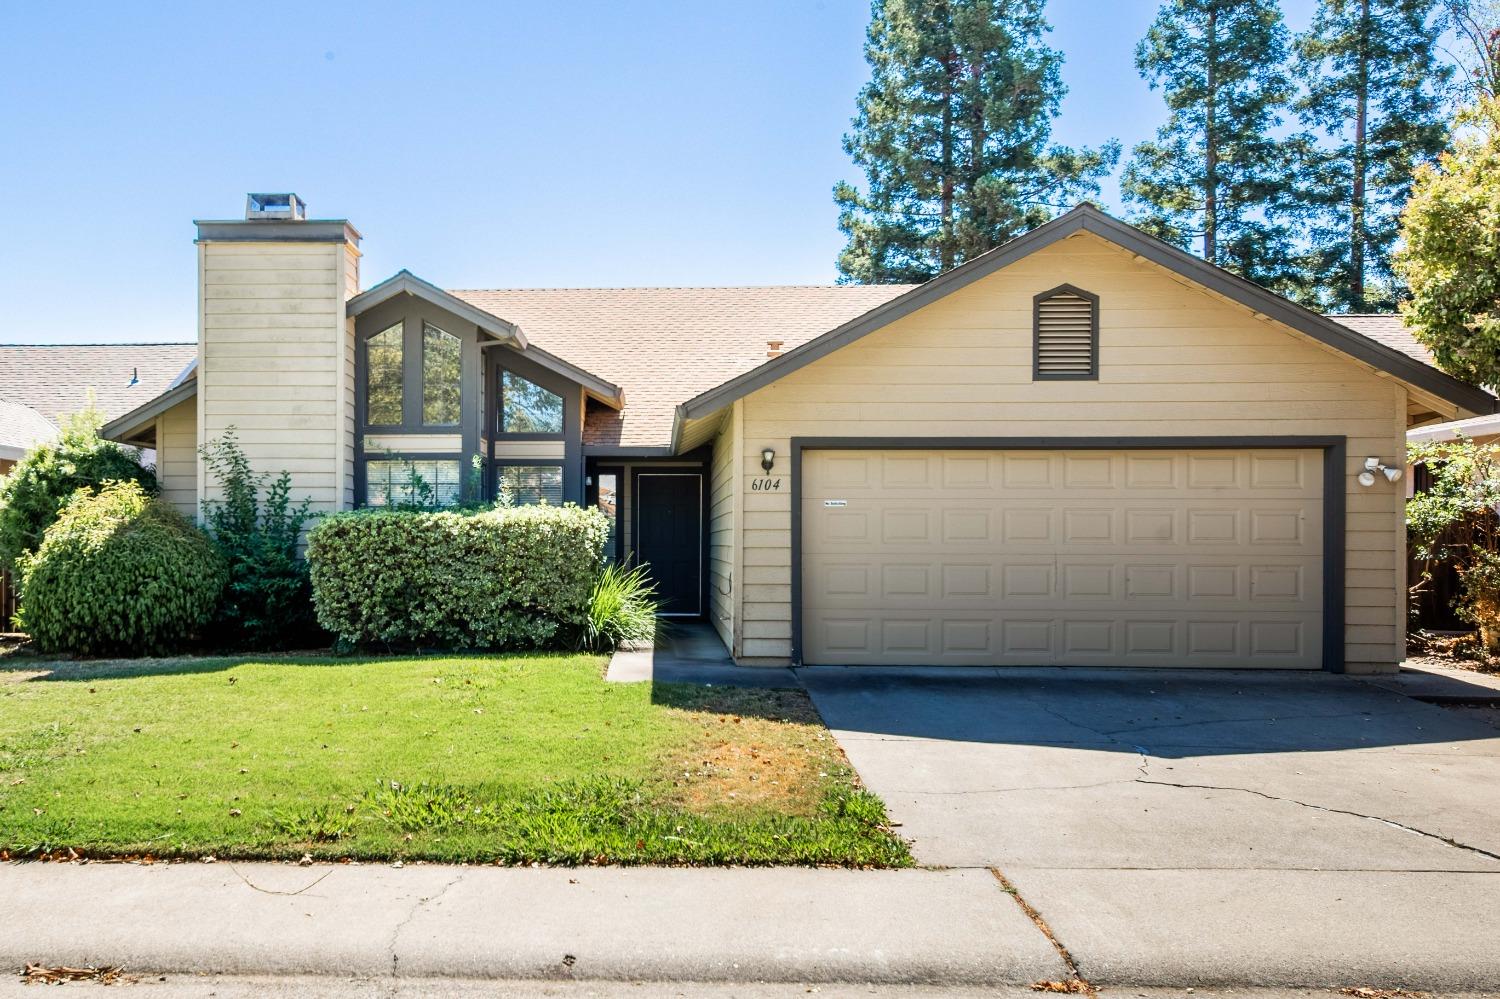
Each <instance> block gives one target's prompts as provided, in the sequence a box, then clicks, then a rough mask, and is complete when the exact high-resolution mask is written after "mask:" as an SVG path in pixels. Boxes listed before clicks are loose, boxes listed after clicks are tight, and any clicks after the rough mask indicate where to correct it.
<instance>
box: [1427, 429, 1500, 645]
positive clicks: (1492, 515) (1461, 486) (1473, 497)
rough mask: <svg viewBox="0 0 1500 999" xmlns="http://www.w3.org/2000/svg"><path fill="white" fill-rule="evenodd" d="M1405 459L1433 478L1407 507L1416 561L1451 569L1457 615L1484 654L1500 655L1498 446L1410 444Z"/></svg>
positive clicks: (1469, 442)
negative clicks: (1473, 632)
mask: <svg viewBox="0 0 1500 999" xmlns="http://www.w3.org/2000/svg"><path fill="white" fill-rule="evenodd" d="M1408 459H1409V460H1410V462H1411V464H1412V465H1423V466H1425V467H1426V468H1427V470H1428V472H1429V473H1430V474H1431V480H1432V485H1431V486H1430V487H1429V488H1428V489H1427V490H1426V491H1425V492H1421V493H1418V494H1417V495H1416V496H1414V497H1412V499H1410V500H1409V501H1407V504H1406V525H1407V533H1408V535H1409V536H1410V537H1411V540H1412V542H1413V544H1414V545H1415V548H1416V555H1417V558H1419V559H1421V560H1422V561H1424V562H1428V563H1433V562H1447V563H1450V564H1451V565H1452V566H1453V568H1454V569H1455V571H1457V573H1458V578H1459V583H1460V589H1461V593H1460V601H1461V603H1460V605H1459V607H1458V608H1456V609H1457V611H1458V614H1459V617H1461V618H1463V619H1464V620H1467V621H1470V622H1472V623H1473V624H1474V625H1475V626H1477V627H1478V628H1479V637H1480V641H1481V642H1482V643H1483V644H1484V647H1485V649H1486V650H1488V651H1489V652H1492V653H1500V512H1497V511H1500V444H1476V443H1474V441H1472V440H1470V439H1469V438H1467V437H1459V438H1458V439H1457V440H1452V441H1435V442H1431V443H1423V444H1413V445H1411V446H1410V447H1409V448H1408Z"/></svg>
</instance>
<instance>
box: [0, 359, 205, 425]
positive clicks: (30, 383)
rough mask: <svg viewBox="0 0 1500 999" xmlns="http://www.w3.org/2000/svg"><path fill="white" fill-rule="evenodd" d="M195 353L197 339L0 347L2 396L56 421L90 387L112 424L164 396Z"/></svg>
mask: <svg viewBox="0 0 1500 999" xmlns="http://www.w3.org/2000/svg"><path fill="white" fill-rule="evenodd" d="M197 356H198V345H197V344H195V343H108V344H96V343H95V344H46V345H25V344H5V345H0V400H3V401H5V402H11V403H20V404H21V405H23V406H26V407H29V408H30V409H32V410H35V411H36V412H37V413H38V414H40V415H41V416H42V418H43V419H45V420H47V421H49V422H50V423H52V424H54V425H56V423H57V422H58V418H59V417H60V416H63V415H65V414H69V413H76V412H78V411H79V410H81V409H83V408H84V406H85V405H87V403H88V398H89V392H90V390H92V391H93V394H94V405H95V407H96V408H97V409H98V410H99V411H100V412H101V413H103V414H104V419H105V421H106V422H108V421H109V420H113V419H115V418H117V417H119V416H120V415H122V414H124V413H128V412H129V411H130V410H132V409H135V408H137V407H138V406H141V405H143V404H144V403H147V402H150V401H151V400H152V399H154V398H156V397H157V396H159V395H161V394H162V392H164V391H166V389H167V387H168V386H169V385H171V384H172V382H173V380H174V379H175V378H176V377H177V376H178V375H179V374H180V373H181V372H182V370H183V369H184V368H186V367H187V366H188V364H190V363H191V362H192V361H193V360H194V359H196V358H197Z"/></svg>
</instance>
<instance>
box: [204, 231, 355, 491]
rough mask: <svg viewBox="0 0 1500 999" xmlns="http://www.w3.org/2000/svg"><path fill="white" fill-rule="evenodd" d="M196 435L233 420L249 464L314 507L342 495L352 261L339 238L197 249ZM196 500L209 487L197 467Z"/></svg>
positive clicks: (349, 439)
mask: <svg viewBox="0 0 1500 999" xmlns="http://www.w3.org/2000/svg"><path fill="white" fill-rule="evenodd" d="M199 252H200V254H201V257H200V261H201V279H202V284H201V304H200V307H201V315H200V338H199V358H200V360H199V363H200V367H199V372H198V392H199V404H198V405H199V414H200V420H199V427H198V430H199V434H198V441H199V443H202V442H203V441H207V440H214V439H217V438H218V437H220V436H221V435H222V434H223V433H224V432H225V430H227V429H228V428H229V427H231V426H232V427H234V428H235V431H236V433H237V434H238V436H239V439H240V443H241V444H242V445H243V447H244V449H245V453H246V455H247V456H248V457H249V459H250V463H251V465H252V467H253V468H254V469H255V470H256V471H257V472H260V473H266V474H270V475H276V474H278V473H280V472H281V471H282V470H283V469H284V470H286V471H288V472H290V473H291V476H292V496H293V498H294V499H301V498H302V497H304V496H306V497H308V498H310V499H311V500H312V502H313V508H314V509H315V510H317V511H329V510H335V509H340V508H343V507H345V506H347V505H348V503H349V501H350V500H351V498H352V497H351V493H350V490H351V483H352V473H353V422H352V419H353V395H352V391H351V384H352V383H351V379H352V377H353V371H352V363H353V354H352V343H351V341H350V327H349V324H348V323H347V321H346V319H345V316H344V301H345V298H346V295H347V293H348V289H349V285H350V282H351V280H352V281H357V257H354V255H353V253H352V252H351V248H347V247H345V246H344V245H342V244H339V243H272V242H246V243H230V242H208V243H203V244H200V246H199ZM199 481H200V483H201V488H202V495H204V496H207V497H216V496H217V495H218V488H217V484H216V483H215V482H214V481H213V479H212V477H211V476H208V475H207V474H206V473H204V472H201V471H200V478H199Z"/></svg>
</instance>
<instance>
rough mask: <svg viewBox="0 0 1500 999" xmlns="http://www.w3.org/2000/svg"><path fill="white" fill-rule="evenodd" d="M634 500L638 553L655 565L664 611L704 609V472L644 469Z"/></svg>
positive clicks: (654, 576) (695, 612)
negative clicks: (652, 470) (650, 470)
mask: <svg viewBox="0 0 1500 999" xmlns="http://www.w3.org/2000/svg"><path fill="white" fill-rule="evenodd" d="M635 502H636V510H637V513H636V538H635V556H636V560H637V561H638V562H641V563H643V564H646V565H649V566H650V569H649V570H647V571H648V572H649V573H650V574H651V578H652V579H654V580H655V581H656V592H657V596H658V597H659V598H660V599H661V601H662V609H661V613H662V614H673V615H687V616H693V617H696V616H698V615H700V614H702V613H703V605H702V599H703V475H702V473H700V472H641V473H639V474H638V475H637V476H636V480H635Z"/></svg>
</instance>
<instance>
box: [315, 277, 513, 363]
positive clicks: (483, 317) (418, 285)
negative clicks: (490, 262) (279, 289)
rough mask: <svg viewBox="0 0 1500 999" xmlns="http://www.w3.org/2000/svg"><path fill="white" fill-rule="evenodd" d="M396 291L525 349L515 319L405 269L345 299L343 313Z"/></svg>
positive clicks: (359, 310) (370, 305) (375, 302)
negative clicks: (472, 303)
mask: <svg viewBox="0 0 1500 999" xmlns="http://www.w3.org/2000/svg"><path fill="white" fill-rule="evenodd" d="M397 295H412V296H415V297H417V298H421V299H425V300H427V301H429V302H431V303H432V304H433V305H436V306H438V307H439V308H441V309H445V310H447V311H448V312H451V313H453V314H454V315H456V316H458V317H459V318H461V319H465V320H467V321H468V322H471V323H473V324H474V325H475V326H478V327H479V328H480V329H482V330H484V331H485V332H486V333H489V334H490V335H492V336H496V337H499V338H500V339H502V340H507V341H509V342H511V343H513V344H515V346H517V347H519V348H521V349H522V350H524V349H526V336H525V334H523V333H522V332H521V328H520V327H519V326H517V325H516V324H515V323H513V322H510V321H509V320H506V319H502V318H500V317H499V316H497V315H495V314H494V313H491V312H486V311H485V310H483V309H481V308H478V307H477V306H474V305H471V304H470V303H468V302H465V301H464V300H463V299H461V298H459V297H458V296H457V295H453V294H450V293H449V292H446V291H444V290H443V289H441V288H439V287H438V286H437V285H435V284H433V283H431V282H430V281H423V280H422V279H421V278H419V277H417V276H416V275H415V274H413V273H412V272H411V271H408V270H399V271H397V272H396V273H395V274H393V275H391V276H390V277H388V278H386V279H385V280H384V281H382V282H380V283H379V284H377V285H375V286H374V287H373V288H368V289H366V290H365V291H362V292H360V293H359V294H358V295H355V296H354V297H353V298H351V299H349V301H347V302H345V303H344V315H346V316H349V317H350V318H354V317H356V316H359V315H362V314H363V313H366V312H368V311H370V310H371V309H373V308H374V307H375V306H377V305H380V304H382V303H384V302H388V301H390V300H391V299H393V298H395V297H396V296H397Z"/></svg>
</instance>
